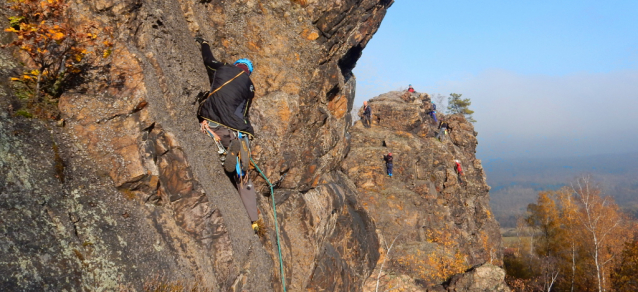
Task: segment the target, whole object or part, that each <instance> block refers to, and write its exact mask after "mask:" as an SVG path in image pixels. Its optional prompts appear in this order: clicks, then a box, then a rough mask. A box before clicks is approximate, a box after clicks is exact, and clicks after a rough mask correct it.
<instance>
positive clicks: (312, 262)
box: [0, 0, 500, 291]
mask: <svg viewBox="0 0 638 292" xmlns="http://www.w3.org/2000/svg"><path fill="white" fill-rule="evenodd" d="M391 4H392V1H391V0H390V1H388V0H374V1H373V0H345V1H335V2H322V1H312V0H304V1H259V0H243V1H218V0H204V1H199V0H198V1H195V0H165V1H144V0H124V1H113V0H93V1H74V2H71V3H70V7H71V9H72V10H73V11H74V14H73V17H74V20H75V21H79V22H81V21H85V20H87V19H91V20H93V21H98V22H99V23H101V24H102V25H104V26H108V27H112V28H114V32H115V35H114V43H115V45H114V49H113V53H112V54H111V56H110V57H109V64H108V65H107V66H102V67H99V68H94V69H92V70H90V71H89V72H87V75H86V76H85V78H84V82H82V83H79V84H77V85H76V86H75V87H73V88H70V89H69V90H67V91H66V92H64V94H63V95H62V96H61V97H60V99H59V101H58V103H57V107H58V109H59V117H55V119H56V120H38V119H29V118H25V117H22V116H19V115H16V114H15V113H16V111H17V110H18V109H20V107H22V106H24V101H22V100H20V99H19V98H18V97H17V96H16V93H15V92H14V90H13V88H12V86H11V84H10V82H9V77H10V76H14V75H17V74H19V73H20V72H21V71H22V70H23V69H24V68H22V65H21V63H20V62H19V61H18V58H17V57H16V56H17V54H16V52H15V51H11V50H8V49H2V50H0V61H1V62H0V72H1V73H2V77H1V80H0V89H1V90H0V96H1V97H0V223H1V224H0V231H1V232H2V236H1V237H0V258H1V259H2V260H1V262H2V264H1V265H0V287H2V288H3V290H9V291H10V290H21V291H41V290H45V291H60V290H67V291H82V290H88V291H113V290H123V291H142V290H144V289H148V288H149V287H153V286H157V285H172V286H173V287H177V288H179V287H182V288H183V287H185V286H188V285H196V286H198V287H200V288H205V289H209V290H212V291H229V290H232V291H281V290H282V285H281V279H282V277H281V276H282V275H281V274H280V272H279V260H278V256H277V244H276V240H275V231H274V221H273V218H274V216H273V215H274V214H273V211H272V207H271V202H272V200H275V202H276V204H277V206H278V207H277V217H278V219H279V226H280V233H281V238H282V255H283V261H284V263H285V264H284V275H285V279H286V286H287V288H288V290H289V291H304V290H310V291H360V290H362V289H363V288H362V287H363V286H364V282H365V281H366V279H368V278H369V276H370V274H371V273H372V272H373V270H374V269H375V267H376V266H377V262H378V261H379V259H380V251H381V254H382V253H383V248H382V247H381V245H380V241H379V237H378V235H377V234H378V233H379V234H381V235H382V236H383V237H384V238H386V240H387V238H390V237H391V236H392V235H393V234H392V233H388V232H387V229H385V228H387V227H386V226H377V225H375V221H376V222H377V224H379V222H384V221H383V220H385V219H383V218H384V217H383V216H385V215H379V214H381V213H382V212H381V211H379V210H377V209H373V208H372V205H364V204H362V202H363V203H366V204H370V203H369V198H370V196H373V195H374V194H373V193H370V192H361V189H362V187H365V186H364V184H365V182H364V183H363V184H361V182H362V180H363V178H362V177H361V176H357V175H355V174H354V173H352V171H351V170H350V168H351V165H353V163H354V162H353V159H355V155H354V154H353V153H354V152H353V150H351V147H366V146H365V145H367V144H362V141H363V140H371V139H373V138H363V135H367V134H365V132H364V131H360V130H357V127H356V126H355V127H354V130H353V135H352V138H350V136H349V134H348V131H349V130H350V125H351V123H352V122H351V117H350V115H349V112H350V110H351V109H352V102H353V100H354V88H355V78H354V76H353V75H352V72H351V70H352V68H353V67H354V66H355V63H356V61H357V59H358V58H359V56H360V55H361V52H362V50H363V48H364V47H365V46H366V44H367V42H368V41H369V40H370V38H371V37H372V35H373V34H374V32H375V31H376V30H377V28H378V27H379V25H380V23H381V20H382V19H383V16H384V14H385V12H386V10H387V8H388V7H389V6H390V5H391ZM4 13H6V11H4V12H3V14H4ZM3 19H5V18H4V17H3ZM3 21H4V20H3ZM3 26H6V23H3ZM194 36H202V37H204V38H205V39H208V40H210V42H211V46H212V47H213V50H214V53H215V55H216V57H218V59H221V60H224V61H232V60H234V59H236V58H239V57H246V56H247V57H249V58H251V59H252V60H253V62H254V64H255V67H256V70H255V73H254V74H253V75H252V76H251V77H252V80H253V82H254V83H255V87H256V99H255V101H254V104H253V106H252V108H251V112H250V115H251V121H252V122H253V125H254V127H255V130H256V133H257V137H256V139H255V141H254V146H253V156H254V158H255V160H256V162H257V164H258V165H259V167H260V168H261V169H263V170H264V172H265V174H266V175H267V177H268V178H269V179H270V180H271V181H273V182H277V188H276V190H275V193H274V195H272V196H270V193H269V191H268V188H267V187H266V184H265V183H264V182H263V180H261V179H260V178H258V177H257V175H256V173H254V172H253V174H252V175H253V179H254V181H255V184H256V187H257V189H258V190H260V196H259V198H258V207H259V209H260V211H261V215H260V216H261V217H262V219H263V220H264V221H265V228H264V232H263V233H261V234H260V235H256V234H254V232H253V231H252V229H251V227H250V222H249V219H248V217H247V216H246V213H245V211H244V207H243V205H242V203H241V200H240V199H239V197H238V195H237V192H236V190H235V188H234V186H233V185H232V183H231V182H230V181H229V180H228V178H227V177H226V175H225V174H224V171H223V169H222V167H221V165H220V164H219V162H218V159H217V156H216V153H215V151H214V150H212V149H213V148H214V144H213V142H212V140H211V139H210V138H208V137H206V136H205V135H203V134H202V133H200V132H199V131H198V123H197V119H196V117H195V111H196V108H197V104H196V99H197V96H198V95H199V94H200V93H202V92H204V91H206V90H207V89H208V86H209V85H208V80H207V76H206V72H205V68H204V66H203V64H202V60H201V56H200V53H199V49H198V46H197V44H196V43H195V42H194V41H193V37H194ZM6 41H7V35H4V36H3V42H6ZM396 110H400V109H399V108H396ZM397 122H398V121H397ZM412 122H413V123H412V124H410V123H405V124H403V126H401V127H410V128H409V129H407V128H406V129H405V130H404V131H406V133H408V132H410V131H414V127H421V128H422V130H420V131H421V132H420V133H425V132H423V131H425V128H427V127H426V126H424V125H423V123H421V122H417V118H416V117H414V120H413V121H412ZM408 125H409V126H408ZM397 129H399V128H397ZM467 130H468V131H459V132H458V133H459V134H458V135H466V136H468V135H469V136H471V137H474V134H473V132H472V131H471V129H467ZM414 133H417V132H414ZM369 134H370V135H372V136H371V137H373V136H374V135H381V134H380V133H369ZM396 135H400V134H396ZM411 135H418V134H411ZM424 135H426V134H424ZM469 136H468V137H469ZM357 137H359V138H357ZM408 138H409V137H407V136H406V137H405V138H404V139H408ZM351 139H352V141H351ZM415 141H417V142H414V143H420V144H419V145H422V146H419V147H422V149H425V148H423V147H425V146H423V145H427V143H431V142H428V141H427V140H423V141H421V140H415ZM463 141H466V140H463ZM467 141H468V143H470V144H468V145H463V146H462V147H463V149H464V150H462V152H463V153H464V154H463V155H464V156H462V157H463V159H464V163H469V162H470V161H474V160H473V155H472V153H471V152H468V151H469V150H472V149H473V147H474V146H475V144H476V140H472V139H468V140H467ZM388 143H393V142H390V141H389V142H388ZM463 143H465V142H463ZM472 143H473V144H472ZM370 147H377V146H372V144H370ZM459 147H461V146H459ZM362 150H363V149H362ZM459 151H461V150H459ZM357 153H358V152H357ZM369 153H370V154H371V155H372V154H374V156H370V157H371V158H372V157H375V159H376V157H377V154H378V153H373V152H369ZM405 153H406V155H407V153H408V152H407V151H406V152H405ZM446 153H447V154H446ZM440 154H441V155H450V154H449V153H448V152H446V151H444V150H441V151H440ZM356 155H359V154H356ZM424 155H425V156H424V158H423V159H425V157H430V158H429V159H430V160H423V161H422V162H420V163H421V164H419V165H417V164H413V165H412V167H415V169H416V167H420V166H423V167H424V168H423V169H422V170H418V171H416V170H415V171H416V173H415V174H413V175H412V177H408V176H407V175H408V174H407V173H408V172H407V171H404V170H403V167H404V166H400V167H398V168H397V172H399V171H400V172H401V173H405V175H406V177H405V179H403V180H404V181H405V182H406V184H409V183H410V179H412V180H414V181H419V186H420V187H421V188H425V187H429V188H432V187H434V188H435V190H436V188H437V187H439V186H440V185H441V184H443V186H440V187H441V188H440V190H436V192H435V191H433V190H431V189H430V190H429V191H418V190H416V189H413V188H410V187H405V186H402V185H396V188H397V189H401V192H402V193H408V192H412V194H414V195H413V196H435V198H434V199H432V198H428V199H423V200H422V201H423V204H431V205H432V209H431V210H429V211H427V212H425V213H423V212H422V213H418V212H417V211H415V212H414V214H416V215H413V217H414V216H416V217H414V218H415V219H414V220H416V221H415V222H418V223H410V224H411V225H410V227H414V228H415V229H414V230H412V231H410V232H406V233H405V236H406V238H407V236H410V238H412V239H410V241H409V242H421V243H424V242H427V238H426V237H423V236H422V237H421V239H420V241H419V240H413V237H414V236H415V234H421V233H423V232H429V231H428V230H433V228H434V227H435V226H434V225H432V226H430V227H423V226H429V225H428V224H429V223H426V222H427V220H429V219H433V218H434V217H432V218H430V217H428V216H435V215H436V214H439V213H441V212H443V213H444V212H450V214H443V215H442V216H443V217H442V218H443V219H441V220H444V221H440V222H438V224H439V225H440V226H445V228H447V230H454V232H455V233H454V235H453V237H450V238H451V239H454V240H456V239H458V240H460V241H459V243H458V244H456V245H455V246H458V248H459V249H460V252H461V253H462V254H464V255H467V256H468V263H469V264H471V265H474V264H478V263H482V262H486V261H488V259H499V258H500V254H499V253H498V242H496V241H495V240H494V239H493V238H492V237H491V236H492V235H491V234H492V233H493V232H497V231H498V230H492V231H490V230H488V225H489V224H491V223H489V222H490V221H489V220H492V221H493V219H490V218H491V216H490V215H489V214H488V213H487V212H486V211H485V210H487V209H484V208H483V207H485V206H486V200H487V196H486V194H487V186H485V185H484V180H482V171H481V170H480V162H476V163H475V164H474V165H473V167H474V168H472V169H470V168H469V167H470V166H469V165H468V166H466V168H468V171H467V172H468V175H472V176H473V177H474V178H475V179H476V182H475V183H469V184H468V187H466V188H465V189H463V190H461V187H460V186H456V185H454V184H453V183H452V182H451V179H449V178H448V177H449V176H450V174H449V173H446V171H448V172H449V169H447V168H449V161H447V158H448V157H447V156H445V157H443V156H442V157H441V158H435V157H436V156H437V155H439V154H438V152H437V153H436V154H435V153H432V154H424ZM428 155H429V156H428ZM436 159H439V160H440V162H439V163H438V164H436V166H431V165H429V166H428V165H426V163H428V162H434V161H435V160H436ZM398 162H399V160H397V163H398ZM397 165H398V164H397ZM352 167H354V166H352ZM405 167H408V165H407V164H406V166H405ZM420 171H422V172H423V173H421V172H420ZM441 172H442V173H441ZM425 173H427V175H431V176H432V177H434V178H433V179H432V180H431V181H429V182H423V183H421V182H420V181H427V180H428V178H427V177H425V178H424V177H423V175H425ZM374 175H376V174H371V176H374ZM402 175H403V174H402ZM381 181H383V179H381V180H376V179H375V182H374V183H379V182H381ZM387 185H390V184H387ZM479 198H480V199H479ZM437 199H438V200H446V203H447V204H450V207H448V208H447V209H446V208H443V207H434V204H435V202H436V201H435V200H437ZM379 200H380V198H379ZM451 204H470V205H460V206H458V207H452V206H451ZM472 208H474V209H472ZM428 212H430V213H428ZM417 213H418V214H417ZM388 214H392V213H391V212H389V213H388ZM469 216H478V217H477V218H479V219H477V220H475V219H474V218H473V217H469ZM419 220H421V221H419ZM445 220H451V221H445ZM485 222H488V223H489V224H488V223H485ZM384 224H385V223H384ZM377 227H379V229H378V230H379V231H377ZM406 229H408V228H406ZM490 232H492V233H490ZM408 234H409V235H408ZM482 234H487V237H485V238H487V240H488V243H489V244H492V249H490V248H489V247H487V246H486V245H482V244H483V242H482V241H480V240H478V239H477V238H482V237H480V236H481V235H482ZM406 240H407V239H406ZM402 248H407V245H405V246H404V245H402ZM417 249H418V248H417ZM434 249H436V247H435V248H434ZM406 252H409V251H406ZM441 252H444V251H441ZM390 256H392V255H390Z"/></svg>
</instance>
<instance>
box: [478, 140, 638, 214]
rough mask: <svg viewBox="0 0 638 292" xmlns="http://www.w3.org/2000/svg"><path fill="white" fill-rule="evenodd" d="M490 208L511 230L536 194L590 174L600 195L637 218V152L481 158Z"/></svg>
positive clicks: (557, 187) (566, 184)
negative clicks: (559, 156)
mask: <svg viewBox="0 0 638 292" xmlns="http://www.w3.org/2000/svg"><path fill="white" fill-rule="evenodd" d="M483 167H484V169H485V172H486V174H487V183H488V184H489V185H490V187H491V188H492V189H491V191H490V197H491V199H490V205H491V207H492V211H493V212H494V216H495V217H496V219H497V220H498V221H499V223H500V224H501V227H515V226H516V218H517V217H518V216H519V215H523V214H525V212H526V209H527V205H528V204H529V203H533V202H535V201H536V198H537V195H538V192H540V191H544V190H555V189H559V188H561V187H563V186H568V185H569V184H570V183H572V182H574V181H575V179H576V178H577V177H580V176H582V175H591V177H592V178H593V179H594V181H595V182H597V183H599V184H600V187H601V189H602V190H603V194H604V195H611V196H612V197H614V199H615V200H616V203H618V205H620V206H621V207H622V209H623V211H625V212H626V213H628V214H630V215H632V216H634V217H638V152H635V153H629V154H610V155H595V156H584V157H568V158H552V159H550V158H540V159H527V158H525V159H520V158H519V159H485V160H483Z"/></svg>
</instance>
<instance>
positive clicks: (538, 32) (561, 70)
mask: <svg viewBox="0 0 638 292" xmlns="http://www.w3.org/2000/svg"><path fill="white" fill-rule="evenodd" d="M636 12H638V1H614V2H609V3H607V2H596V1H561V2H560V3H555V2H554V1H535V2H530V3H518V2H516V3H512V2H509V1H484V2H476V1H452V2H448V1H443V2H433V1H408V0H403V1H401V0H399V1H396V2H395V3H394V4H393V6H392V7H391V8H390V9H389V11H388V13H387V15H386V18H385V19H384V20H383V22H382V24H381V27H380V29H379V31H378V33H377V34H376V35H375V36H374V37H373V38H372V40H371V42H370V43H369V44H368V46H367V47H366V48H365V49H364V51H363V56H362V58H361V59H360V60H359V62H358V64H357V67H356V68H355V69H354V73H355V75H356V77H357V93H356V100H355V105H357V106H359V105H360V104H362V103H363V101H364V100H367V99H370V98H372V97H374V96H377V95H379V94H381V93H385V92H388V91H391V90H398V89H404V88H407V85H408V84H412V85H413V86H414V87H415V89H416V90H417V91H420V92H428V93H430V94H432V95H434V94H443V95H446V96H447V95H449V94H450V93H453V92H454V93H461V94H463V98H470V99H471V101H472V105H471V106H470V108H471V109H472V110H474V111H475V114H474V118H475V119H476V120H477V122H476V123H475V129H476V131H477V132H478V133H479V135H478V139H479V146H478V149H477V157H478V158H480V159H483V160H484V161H485V160H494V159H508V158H517V157H526V158H543V157H550V158H551V157H574V156H577V157H578V156H587V155H596V154H614V153H629V152H638V18H636V17H635V13H636ZM441 108H442V106H441V105H439V109H441ZM373 110H374V109H373ZM633 157H635V156H633ZM629 162H631V163H638V161H629Z"/></svg>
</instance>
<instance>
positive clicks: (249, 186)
mask: <svg viewBox="0 0 638 292" xmlns="http://www.w3.org/2000/svg"><path fill="white" fill-rule="evenodd" d="M208 126H209V127H210V129H211V130H213V132H215V134H217V136H219V138H220V139H221V143H222V146H224V147H225V148H226V149H228V146H229V145H230V142H231V141H232V140H234V139H237V135H236V134H235V132H234V131H232V130H230V129H228V128H226V127H224V126H222V125H220V124H217V123H213V122H210V121H209V122H208ZM228 176H229V177H231V179H232V180H233V182H234V183H235V187H237V191H239V196H240V197H241V201H242V202H243V203H244V208H246V212H248V217H250V221H253V222H254V221H257V219H259V215H258V213H257V194H256V193H255V187H254V186H253V182H252V180H251V179H250V178H248V175H245V176H244V177H243V178H241V179H240V178H239V177H238V176H237V173H236V172H233V173H228Z"/></svg>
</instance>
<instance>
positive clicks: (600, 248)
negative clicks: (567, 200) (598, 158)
mask: <svg viewBox="0 0 638 292" xmlns="http://www.w3.org/2000/svg"><path fill="white" fill-rule="evenodd" d="M572 188H573V190H574V193H575V197H576V199H577V201H578V203H579V204H580V209H581V211H580V212H579V214H578V221H579V223H580V224H581V226H582V227H583V228H584V233H585V238H586V239H587V240H588V241H589V243H590V244H589V246H588V247H586V248H587V253H588V254H589V255H590V257H591V258H592V260H593V261H594V266H595V272H596V278H597V279H596V280H597V281H596V283H597V285H598V291H599V292H602V291H607V289H608V286H609V285H608V283H607V275H608V269H609V268H608V265H609V264H610V262H611V261H612V260H613V259H614V257H615V256H616V255H618V254H619V253H620V252H621V251H622V245H623V240H624V236H623V235H624V234H623V233H624V232H623V231H624V230H621V229H622V227H623V221H625V220H624V218H623V216H622V213H621V212H620V210H619V208H618V205H616V204H615V203H614V201H613V199H612V198H611V197H610V196H605V197H601V196H600V188H598V187H595V186H594V185H593V183H592V182H591V179H590V178H589V177H583V178H580V179H578V180H577V181H576V183H575V184H574V186H572Z"/></svg>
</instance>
